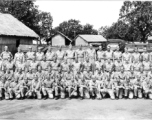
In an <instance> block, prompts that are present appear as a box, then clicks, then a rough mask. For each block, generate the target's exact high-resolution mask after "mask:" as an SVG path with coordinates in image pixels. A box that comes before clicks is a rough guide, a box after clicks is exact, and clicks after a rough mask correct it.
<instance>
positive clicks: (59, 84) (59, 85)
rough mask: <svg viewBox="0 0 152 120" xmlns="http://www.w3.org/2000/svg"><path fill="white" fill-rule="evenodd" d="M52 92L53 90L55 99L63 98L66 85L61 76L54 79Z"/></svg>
mask: <svg viewBox="0 0 152 120" xmlns="http://www.w3.org/2000/svg"><path fill="white" fill-rule="evenodd" d="M53 86H54V90H55V99H56V100H57V99H59V98H62V99H64V98H65V89H66V83H65V82H64V81H63V78H62V77H61V76H58V77H56V78H55V81H54V85H53Z"/></svg>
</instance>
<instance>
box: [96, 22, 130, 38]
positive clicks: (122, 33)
mask: <svg viewBox="0 0 152 120" xmlns="http://www.w3.org/2000/svg"><path fill="white" fill-rule="evenodd" d="M99 31H100V34H101V35H102V36H104V37H105V38H107V39H123V40H128V32H129V31H130V27H129V26H128V25H127V24H126V23H124V22H123V21H120V20H119V21H117V22H116V23H113V24H112V25H111V26H110V27H108V26H105V27H101V28H100V30H99Z"/></svg>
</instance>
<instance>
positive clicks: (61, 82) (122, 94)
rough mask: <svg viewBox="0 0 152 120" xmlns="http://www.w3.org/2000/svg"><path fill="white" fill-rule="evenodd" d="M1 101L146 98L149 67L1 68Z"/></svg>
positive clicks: (151, 81) (151, 83) (151, 88)
mask: <svg viewBox="0 0 152 120" xmlns="http://www.w3.org/2000/svg"><path fill="white" fill-rule="evenodd" d="M0 74H1V80H0V100H3V99H6V100H12V99H14V98H16V99H25V98H34V99H42V98H43V99H47V98H51V99H53V98H55V99H59V98H63V99H64V98H69V99H71V98H76V97H79V98H80V99H89V98H91V99H103V98H107V97H108V96H109V97H110V98H111V99H121V98H125V99H127V98H129V99H133V98H135V99H136V98H145V99H148V98H149V99H152V68H151V70H150V72H144V71H143V68H142V67H141V68H140V71H139V72H138V73H136V72H135V71H134V69H131V70H130V71H124V67H121V70H120V71H119V72H116V71H112V72H106V70H105V69H104V67H103V68H102V69H100V70H99V69H97V70H95V72H92V71H90V70H89V69H88V70H83V69H79V70H77V71H76V72H75V73H74V72H73V71H72V69H69V70H68V71H63V70H62V68H59V69H58V70H55V71H54V70H52V69H51V67H49V68H48V71H47V72H45V74H44V72H42V68H41V66H38V69H37V71H36V72H33V71H32V69H29V70H28V69H27V68H25V70H24V72H23V71H22V69H18V70H17V71H16V72H15V73H12V72H11V71H10V69H7V70H6V72H4V71H3V70H2V71H0Z"/></svg>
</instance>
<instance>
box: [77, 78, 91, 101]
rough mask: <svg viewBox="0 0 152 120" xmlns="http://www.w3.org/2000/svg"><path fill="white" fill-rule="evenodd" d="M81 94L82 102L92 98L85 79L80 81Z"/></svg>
mask: <svg viewBox="0 0 152 120" xmlns="http://www.w3.org/2000/svg"><path fill="white" fill-rule="evenodd" d="M79 94H80V97H81V100H83V99H84V98H87V99H89V98H90V95H89V87H88V83H87V82H86V81H85V79H84V77H83V78H82V79H81V80H80V81H79Z"/></svg>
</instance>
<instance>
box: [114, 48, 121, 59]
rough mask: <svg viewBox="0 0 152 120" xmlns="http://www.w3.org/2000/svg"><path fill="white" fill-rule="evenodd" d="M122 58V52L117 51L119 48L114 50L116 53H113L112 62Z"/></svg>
mask: <svg viewBox="0 0 152 120" xmlns="http://www.w3.org/2000/svg"><path fill="white" fill-rule="evenodd" d="M121 58H122V52H121V51H119V47H117V48H116V51H115V52H114V53H113V60H114V61H117V60H120V59H121Z"/></svg>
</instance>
